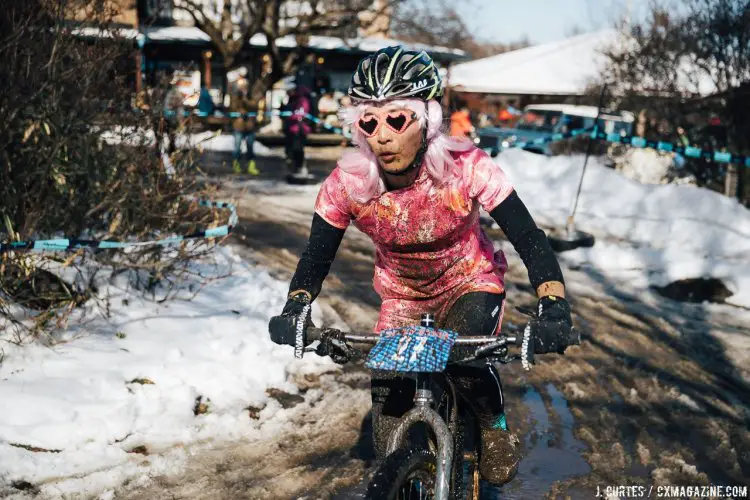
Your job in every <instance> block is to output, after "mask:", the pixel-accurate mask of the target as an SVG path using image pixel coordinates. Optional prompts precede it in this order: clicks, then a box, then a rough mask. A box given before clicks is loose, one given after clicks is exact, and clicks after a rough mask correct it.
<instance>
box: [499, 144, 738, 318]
mask: <svg viewBox="0 0 750 500" xmlns="http://www.w3.org/2000/svg"><path fill="white" fill-rule="evenodd" d="M496 161H497V162H498V164H499V165H501V166H502V168H503V169H504V170H505V172H506V173H507V174H508V176H509V178H510V179H511V181H512V182H513V183H514V184H515V186H516V188H517V191H518V193H519V195H520V196H521V198H522V199H523V201H524V202H525V203H526V204H527V205H528V207H529V209H530V210H531V211H532V213H533V215H534V218H535V219H536V220H537V221H538V222H539V223H542V224H544V225H547V226H554V227H560V228H561V227H563V226H564V224H565V219H566V217H567V215H568V214H569V212H570V209H571V207H572V204H573V199H574V196H575V193H576V189H577V187H578V181H579V179H580V175H581V169H582V167H583V156H557V157H552V158H547V157H544V156H540V155H535V154H532V153H528V152H525V151H518V150H508V151H506V152H504V153H503V154H502V155H500V156H499V157H497V159H496ZM576 226H577V227H578V228H579V229H582V230H584V231H588V232H591V233H593V234H594V235H596V236H597V237H598V238H599V239H598V241H597V244H596V245H595V246H594V247H593V248H590V249H578V250H575V251H572V252H565V253H562V254H560V257H561V258H562V259H563V260H565V261H567V262H568V263H571V264H586V265H589V266H593V267H595V268H597V269H599V270H601V272H602V273H604V274H606V275H611V276H618V277H627V278H629V279H632V280H634V283H636V284H651V285H659V286H663V285H665V284H667V283H669V282H672V281H674V280H678V279H685V278H701V277H706V278H707V277H714V278H717V279H720V280H722V281H723V282H724V284H725V285H726V286H727V288H728V289H729V290H730V291H731V292H732V293H734V295H733V296H732V297H730V298H729V299H727V302H728V303H731V304H734V305H740V306H745V307H750V259H748V255H750V210H747V209H746V208H745V207H743V206H742V205H740V204H739V203H738V202H737V201H736V200H734V199H731V198H727V197H725V196H722V195H721V194H718V193H715V192H713V191H709V190H707V189H703V188H698V187H694V186H687V185H643V184H640V183H638V182H635V181H633V180H630V179H627V178H625V177H623V176H622V175H621V174H619V173H618V172H616V171H614V170H612V169H609V168H607V167H604V166H603V165H602V164H601V163H599V161H598V160H597V159H595V158H592V159H590V160H589V166H588V169H587V171H586V176H585V179H584V182H583V188H582V192H581V198H580V201H579V205H578V210H577V213H576Z"/></svg>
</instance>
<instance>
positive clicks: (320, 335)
mask: <svg viewBox="0 0 750 500" xmlns="http://www.w3.org/2000/svg"><path fill="white" fill-rule="evenodd" d="M305 334H306V338H307V341H308V342H314V341H316V340H323V339H325V338H335V339H338V340H344V341H345V342H348V343H351V344H365V345H375V344H377V343H378V341H379V340H380V334H379V333H347V332H342V331H341V330H337V329H335V328H315V327H312V326H311V327H308V328H307V329H306V330H305ZM521 341H522V339H521V337H507V336H502V335H501V336H497V335H492V336H462V337H457V338H456V340H455V344H457V345H463V346H472V345H476V346H483V347H487V346H486V345H484V344H498V345H497V346H496V347H500V346H503V345H507V344H514V345H521Z"/></svg>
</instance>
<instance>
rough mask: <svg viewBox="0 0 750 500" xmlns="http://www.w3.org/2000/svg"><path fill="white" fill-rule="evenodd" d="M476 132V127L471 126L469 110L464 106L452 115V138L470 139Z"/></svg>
mask: <svg viewBox="0 0 750 500" xmlns="http://www.w3.org/2000/svg"><path fill="white" fill-rule="evenodd" d="M473 132H474V126H473V125H472V124H471V117H470V116H469V108H468V107H466V106H463V107H462V108H461V109H459V110H458V111H456V112H454V113H453V114H452V115H451V136H453V137H469V136H470V135H471V134H472V133H473Z"/></svg>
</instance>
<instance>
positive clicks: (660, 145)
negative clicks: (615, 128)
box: [485, 128, 750, 167]
mask: <svg viewBox="0 0 750 500" xmlns="http://www.w3.org/2000/svg"><path fill="white" fill-rule="evenodd" d="M582 134H589V135H590V137H591V138H592V139H594V140H605V141H607V142H612V143H619V144H625V145H627V146H630V147H633V148H639V149H646V148H650V149H656V150H657V151H665V152H671V153H677V154H680V155H683V156H685V157H687V158H702V159H704V160H707V161H713V162H715V163H735V164H738V165H744V166H746V167H750V156H748V155H739V154H734V153H730V152H727V151H713V150H708V149H701V148H696V147H692V146H684V145H682V144H677V143H672V142H665V141H652V140H647V139H644V138H643V137H637V136H632V135H625V136H623V135H620V134H614V133H609V134H608V133H606V132H603V131H600V130H597V129H595V128H588V129H577V130H573V131H570V132H568V133H565V134H562V133H558V134H550V135H549V136H546V137H540V138H539V139H535V140H533V141H525V142H515V143H513V144H509V145H508V146H507V147H506V148H504V149H510V148H520V149H524V148H528V147H532V146H541V145H544V144H550V143H553V142H558V141H562V140H564V139H569V138H571V137H576V136H579V135H582ZM500 139H502V138H500ZM485 149H490V148H485Z"/></svg>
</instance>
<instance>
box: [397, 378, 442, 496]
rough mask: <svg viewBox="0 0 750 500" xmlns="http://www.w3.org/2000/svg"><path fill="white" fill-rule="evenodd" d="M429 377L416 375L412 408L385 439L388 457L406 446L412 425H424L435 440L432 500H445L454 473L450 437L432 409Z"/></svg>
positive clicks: (438, 415) (432, 399)
mask: <svg viewBox="0 0 750 500" xmlns="http://www.w3.org/2000/svg"><path fill="white" fill-rule="evenodd" d="M429 384H430V376H429V374H426V373H418V374H417V391H416V393H415V395H414V408H412V409H411V410H409V411H408V412H407V413H406V414H405V415H404V416H403V417H401V419H400V420H399V422H398V424H397V425H396V428H395V429H394V430H393V433H392V434H391V436H390V437H389V439H388V449H387V454H389V455H390V454H391V453H393V452H394V451H396V450H398V449H399V448H400V447H402V446H403V445H404V444H405V441H406V435H407V433H408V432H409V429H410V428H411V427H412V425H414V424H416V423H419V422H423V423H425V424H427V425H428V426H429V427H430V428H431V429H432V431H433V432H434V433H435V438H436V441H437V448H438V450H437V475H436V478H435V500H448V497H449V495H450V480H451V472H452V470H453V451H454V450H453V434H452V433H451V431H450V429H449V428H448V424H447V423H446V422H445V420H443V418H442V417H441V416H440V414H439V413H438V412H437V411H436V410H435V409H433V408H432V404H433V403H434V401H435V400H434V398H433V396H432V389H430V387H429Z"/></svg>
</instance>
